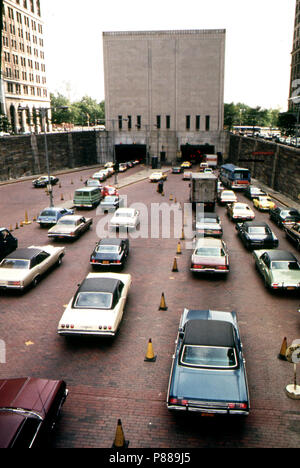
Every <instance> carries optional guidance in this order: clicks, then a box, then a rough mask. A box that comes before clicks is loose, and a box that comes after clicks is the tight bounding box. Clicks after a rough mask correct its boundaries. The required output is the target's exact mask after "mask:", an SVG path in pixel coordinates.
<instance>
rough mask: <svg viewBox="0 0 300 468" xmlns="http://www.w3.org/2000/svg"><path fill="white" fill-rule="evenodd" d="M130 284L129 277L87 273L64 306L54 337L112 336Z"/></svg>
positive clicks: (116, 328) (116, 327)
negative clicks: (65, 306) (56, 333)
mask: <svg viewBox="0 0 300 468" xmlns="http://www.w3.org/2000/svg"><path fill="white" fill-rule="evenodd" d="M130 285H131V275H129V274H121V273H120V274H118V273H89V274H88V276H87V277H86V278H85V279H84V280H83V282H82V283H81V285H80V286H79V288H78V289H77V291H76V293H75V295H74V297H72V299H71V300H70V302H69V304H68V305H67V308H66V310H65V312H64V313H63V315H62V317H61V319H60V321H59V324H58V328H57V332H58V334H59V335H64V336H76V335H77V336H83V335H85V336H115V334H116V332H117V330H118V328H119V325H120V323H121V320H122V317H123V312H124V307H125V303H126V299H127V296H128V292H129V288H130Z"/></svg>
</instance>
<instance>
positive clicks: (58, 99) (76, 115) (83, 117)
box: [51, 93, 105, 126]
mask: <svg viewBox="0 0 300 468" xmlns="http://www.w3.org/2000/svg"><path fill="white" fill-rule="evenodd" d="M51 107H52V108H53V111H52V123H54V124H63V123H72V124H74V125H81V126H86V125H87V126H89V125H90V126H93V125H97V124H103V123H104V119H105V105H104V101H102V102H100V103H97V101H95V100H94V99H92V98H90V97H89V96H84V97H83V98H82V99H81V100H80V101H76V102H73V103H72V102H70V101H69V100H68V99H67V98H66V97H65V96H63V95H62V94H60V93H58V94H57V96H55V95H54V94H51ZM62 107H67V108H68V109H61V108H62Z"/></svg>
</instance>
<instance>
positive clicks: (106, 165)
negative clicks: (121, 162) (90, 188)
mask: <svg viewBox="0 0 300 468" xmlns="http://www.w3.org/2000/svg"><path fill="white" fill-rule="evenodd" d="M104 167H105V169H108V168H109V167H112V168H113V167H114V163H113V162H112V161H109V162H107V163H105V164H104Z"/></svg>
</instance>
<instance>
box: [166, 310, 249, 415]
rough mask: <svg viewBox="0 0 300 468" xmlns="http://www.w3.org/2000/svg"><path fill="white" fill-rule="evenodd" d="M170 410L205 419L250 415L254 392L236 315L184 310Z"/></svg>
mask: <svg viewBox="0 0 300 468" xmlns="http://www.w3.org/2000/svg"><path fill="white" fill-rule="evenodd" d="M167 407H168V409H169V410H174V411H194V412H199V413H201V415H203V416H204V415H207V416H214V415H219V414H223V415H248V414H249V410H250V401H249V392H248V384H247V375H246V369H245V362H244V358H243V353H242V344H241V340H240V335H239V328H238V323H237V319H236V314H235V312H221V311H215V310H189V309H184V312H183V314H182V316H181V320H180V324H179V330H178V336H177V340H176V348H175V353H174V355H173V362H172V367H171V373H170V379H169V387H168V394H167Z"/></svg>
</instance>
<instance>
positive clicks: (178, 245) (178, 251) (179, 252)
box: [176, 241, 181, 255]
mask: <svg viewBox="0 0 300 468" xmlns="http://www.w3.org/2000/svg"><path fill="white" fill-rule="evenodd" d="M176 253H177V255H180V254H181V245H180V242H179V241H178V242H177V252H176Z"/></svg>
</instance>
